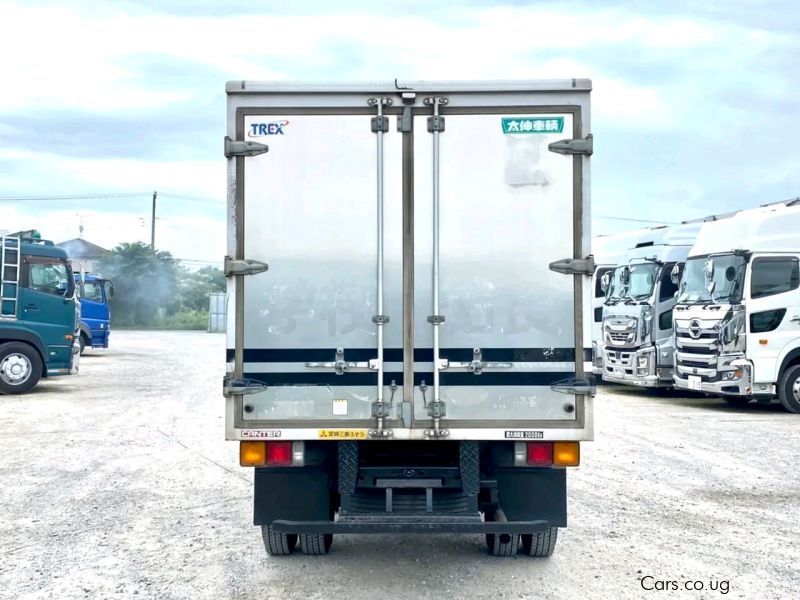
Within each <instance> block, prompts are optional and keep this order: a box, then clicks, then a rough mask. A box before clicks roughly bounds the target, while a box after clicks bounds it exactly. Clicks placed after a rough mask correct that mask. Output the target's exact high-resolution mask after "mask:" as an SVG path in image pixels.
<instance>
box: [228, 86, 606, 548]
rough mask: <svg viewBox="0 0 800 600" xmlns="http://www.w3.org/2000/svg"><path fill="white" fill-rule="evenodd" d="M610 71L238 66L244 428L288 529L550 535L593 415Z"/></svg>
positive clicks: (263, 490) (236, 353) (261, 492)
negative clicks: (595, 221) (605, 90)
mask: <svg viewBox="0 0 800 600" xmlns="http://www.w3.org/2000/svg"><path fill="white" fill-rule="evenodd" d="M590 90H591V84H590V82H589V81H588V80H584V79H570V80H564V81H524V82H481V83H478V82H442V83H434V82H399V81H393V82H389V83H364V84H352V85H350V84H337V85H331V84H322V85H318V84H297V83H254V82H248V81H235V82H230V83H228V85H227V98H228V105H227V108H228V114H227V122H228V134H227V137H226V140H225V155H226V157H227V158H228V203H229V204H228V208H229V213H228V225H229V232H228V253H229V256H228V257H227V258H226V267H225V269H226V273H227V275H228V276H229V285H228V293H229V310H230V312H229V315H228V324H229V327H228V354H227V375H226V377H225V381H224V387H223V390H224V394H225V397H226V403H227V404H226V415H227V416H226V437H227V439H229V440H235V441H237V442H238V443H239V445H240V446H239V448H240V463H241V465H242V466H247V467H254V468H255V474H254V484H255V489H254V524H255V525H259V526H261V530H262V535H263V539H264V544H265V547H266V550H267V552H268V553H270V554H272V555H281V554H289V553H291V552H292V551H293V550H294V549H295V547H296V546H298V545H299V547H300V548H301V550H302V551H303V552H305V553H307V554H325V553H327V552H328V549H329V548H330V545H331V542H332V539H333V534H335V533H336V534H338V533H345V534H355V533H382V532H396V533H453V532H456V533H458V532H461V533H482V534H485V535H486V542H487V545H488V548H489V551H490V553H492V554H494V555H505V556H508V555H512V554H516V553H517V551H518V550H519V551H521V552H524V553H526V554H528V555H532V556H548V555H549V554H551V553H552V551H553V548H554V546H555V542H556V538H557V531H558V528H559V527H565V526H566V524H567V508H566V505H567V499H566V498H567V494H566V471H565V470H566V468H567V467H571V466H577V465H578V464H579V461H580V455H579V451H580V446H579V444H580V442H581V441H586V440H591V439H592V435H593V431H592V397H593V394H594V389H593V387H592V385H591V382H590V380H589V378H588V377H587V376H586V374H585V373H584V359H585V357H586V355H587V353H585V351H584V349H585V348H586V349H588V346H587V344H588V342H589V331H588V329H589V328H588V327H587V328H584V326H583V322H584V318H585V315H586V314H587V313H588V311H589V307H590V302H589V282H590V277H591V275H592V273H593V270H594V265H593V261H592V258H591V255H590V254H589V252H590V247H589V246H590V231H589V156H590V155H591V153H592V137H591V134H590V127H589V94H590ZM584 336H585V337H584Z"/></svg>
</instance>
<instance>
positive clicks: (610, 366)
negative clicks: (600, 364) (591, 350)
mask: <svg viewBox="0 0 800 600" xmlns="http://www.w3.org/2000/svg"><path fill="white" fill-rule="evenodd" d="M633 356H634V352H633V351H630V352H626V351H624V350H606V353H605V364H604V366H605V369H606V373H608V374H609V375H614V374H615V373H616V372H619V370H620V369H622V370H624V371H625V373H626V374H627V375H633Z"/></svg>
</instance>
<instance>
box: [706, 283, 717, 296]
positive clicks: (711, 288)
mask: <svg viewBox="0 0 800 600" xmlns="http://www.w3.org/2000/svg"><path fill="white" fill-rule="evenodd" d="M716 288H717V282H716V281H709V282H708V285H707V286H706V289H707V290H708V293H709V294H711V295H712V296H713V295H714V290H715V289H716Z"/></svg>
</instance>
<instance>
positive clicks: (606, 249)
mask: <svg viewBox="0 0 800 600" xmlns="http://www.w3.org/2000/svg"><path fill="white" fill-rule="evenodd" d="M652 230H653V228H651V227H646V228H643V229H636V230H634V231H624V232H622V233H615V234H610V235H598V236H595V237H593V238H592V255H593V256H594V261H595V270H594V275H593V277H592V287H591V289H592V293H591V295H592V328H591V331H592V375H594V376H595V377H600V376H601V375H602V374H603V348H604V344H603V306H604V305H605V301H606V292H605V289H604V287H603V283H602V282H603V276H604V275H605V274H606V273H613V271H614V269H615V268H616V267H617V265H619V264H620V262H622V260H623V259H624V258H625V255H626V253H627V252H628V251H629V250H630V249H631V248H633V247H634V246H636V245H637V244H638V243H640V242H642V241H646V240H648V239H650V238H652V236H653V233H652Z"/></svg>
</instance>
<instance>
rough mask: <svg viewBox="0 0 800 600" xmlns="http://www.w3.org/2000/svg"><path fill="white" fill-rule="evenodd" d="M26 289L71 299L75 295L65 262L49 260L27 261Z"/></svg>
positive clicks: (34, 259)
mask: <svg viewBox="0 0 800 600" xmlns="http://www.w3.org/2000/svg"><path fill="white" fill-rule="evenodd" d="M28 263H29V267H28V268H29V271H28V273H29V274H28V287H30V289H32V290H36V291H37V292H43V293H45V294H52V295H54V296H63V297H65V298H71V297H72V295H73V294H74V293H75V282H74V281H73V277H72V270H71V269H70V268H69V265H68V264H67V263H66V261H63V260H58V259H51V258H39V257H35V258H30V259H29V260H28Z"/></svg>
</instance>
